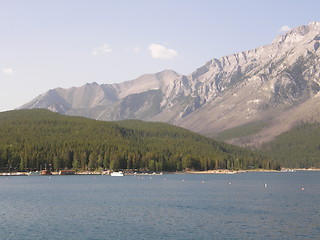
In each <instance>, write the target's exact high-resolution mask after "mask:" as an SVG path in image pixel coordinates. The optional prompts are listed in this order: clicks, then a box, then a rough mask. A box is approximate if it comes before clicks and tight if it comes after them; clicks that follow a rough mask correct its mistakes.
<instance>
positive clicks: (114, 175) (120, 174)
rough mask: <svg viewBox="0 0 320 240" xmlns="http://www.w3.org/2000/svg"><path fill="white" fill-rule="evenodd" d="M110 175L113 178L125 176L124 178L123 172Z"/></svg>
mask: <svg viewBox="0 0 320 240" xmlns="http://www.w3.org/2000/svg"><path fill="white" fill-rule="evenodd" d="M110 175H111V176H112V177H123V176H124V174H123V172H122V171H119V172H112V173H111V174H110Z"/></svg>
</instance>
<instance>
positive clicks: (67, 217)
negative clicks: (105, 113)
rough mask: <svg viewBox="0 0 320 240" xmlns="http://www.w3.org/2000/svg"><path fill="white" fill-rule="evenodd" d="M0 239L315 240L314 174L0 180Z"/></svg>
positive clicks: (317, 193) (319, 198) (318, 211)
mask: <svg viewBox="0 0 320 240" xmlns="http://www.w3.org/2000/svg"><path fill="white" fill-rule="evenodd" d="M0 199H1V201H0V203H1V208H0V217H1V224H0V233H1V239H319V236H320V172H317V171H301V172H292V173H253V172H252V173H241V174H226V175H222V174H221V175H218V174H216V175H211V174H165V175H162V176H151V177H150V176H143V177H142V176H125V177H110V176H100V175H95V176H93V175H85V176H77V175H75V176H3V177H0Z"/></svg>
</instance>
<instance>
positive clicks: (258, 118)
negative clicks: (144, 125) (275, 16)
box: [19, 22, 320, 147]
mask: <svg viewBox="0 0 320 240" xmlns="http://www.w3.org/2000/svg"><path fill="white" fill-rule="evenodd" d="M319 47H320V23H318V22H312V23H310V24H309V25H307V26H299V27H296V28H294V29H292V30H290V31H289V32H287V33H285V34H283V35H280V36H278V37H277V38H276V39H274V41H273V42H272V43H271V44H268V45H265V46H262V47H258V48H255V49H252V50H248V51H244V52H240V53H235V54H232V55H229V56H224V57H221V58H219V59H215V58H214V59H212V60H210V61H208V62H207V63H206V64H205V65H204V66H202V67H200V68H198V69H197V70H195V71H194V72H192V73H191V74H189V75H181V74H179V73H176V72H175V71H173V70H165V71H162V72H159V73H156V74H145V75H142V76H141V77H139V78H137V79H134V80H131V81H126V82H122V83H119V84H97V83H87V84H85V85H83V86H81V87H72V88H68V89H63V88H56V89H51V90H49V91H47V92H46V93H43V94H41V95H40V96H38V97H36V98H35V99H33V100H32V101H30V102H29V103H26V104H25V105H23V106H21V107H20V108H19V109H31V108H45V109H49V110H51V111H54V112H59V113H61V114H66V115H74V116H84V117H88V118H93V119H98V120H106V121H116V120H123V119H141V120H144V121H159V122H166V123H170V124H174V125H177V126H181V127H184V128H187V129H190V130H192V131H194V132H198V133H201V134H204V135H207V136H210V137H215V138H217V139H222V140H224V141H227V142H229V143H233V144H237V145H241V146H248V147H259V146H260V145H262V144H263V143H266V142H270V141H271V140H273V139H274V138H275V137H276V136H278V135H279V134H281V133H283V132H285V131H287V130H290V129H291V128H292V127H294V126H295V125H297V124H299V123H301V122H305V121H317V120H320V98H319V97H320V49H319Z"/></svg>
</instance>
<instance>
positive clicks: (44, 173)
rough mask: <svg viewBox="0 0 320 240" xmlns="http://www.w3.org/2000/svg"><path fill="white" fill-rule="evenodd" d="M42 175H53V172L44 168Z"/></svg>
mask: <svg viewBox="0 0 320 240" xmlns="http://www.w3.org/2000/svg"><path fill="white" fill-rule="evenodd" d="M41 175H52V172H51V171H49V170H42V171H41Z"/></svg>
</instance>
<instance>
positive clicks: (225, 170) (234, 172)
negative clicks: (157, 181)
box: [0, 168, 320, 176]
mask: <svg viewBox="0 0 320 240" xmlns="http://www.w3.org/2000/svg"><path fill="white" fill-rule="evenodd" d="M296 171H320V168H282V169H281V170H280V171H278V170H270V169H250V170H227V169H215V170H207V171H196V170H194V171H193V170H189V171H180V172H153V173H150V172H126V171H124V174H125V175H131V176H134V175H163V174H239V173H247V172H279V173H280V172H296ZM39 175H41V174H39ZM52 175H60V174H59V172H52ZM68 175H69V174H68ZM70 175H110V171H103V172H101V171H83V172H75V174H70ZM0 176H28V172H11V173H5V172H3V173H0ZM47 176H48V175H47Z"/></svg>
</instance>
